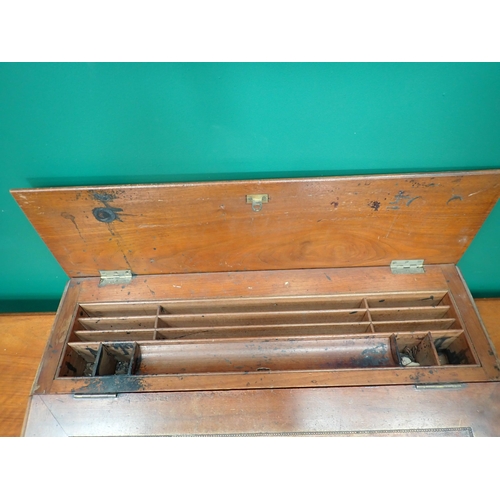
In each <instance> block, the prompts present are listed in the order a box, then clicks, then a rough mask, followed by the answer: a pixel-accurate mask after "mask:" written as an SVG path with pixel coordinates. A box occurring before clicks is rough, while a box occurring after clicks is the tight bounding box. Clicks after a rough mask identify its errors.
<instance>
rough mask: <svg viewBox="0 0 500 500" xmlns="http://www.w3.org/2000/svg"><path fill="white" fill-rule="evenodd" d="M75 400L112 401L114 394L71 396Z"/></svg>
mask: <svg viewBox="0 0 500 500" xmlns="http://www.w3.org/2000/svg"><path fill="white" fill-rule="evenodd" d="M73 397H74V398H77V399H113V398H116V394H73Z"/></svg>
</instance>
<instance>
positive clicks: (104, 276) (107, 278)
mask: <svg viewBox="0 0 500 500" xmlns="http://www.w3.org/2000/svg"><path fill="white" fill-rule="evenodd" d="M99 274H100V275H101V281H99V286H106V285H122V284H127V283H130V282H131V281H132V271H131V270H130V269H124V270H119V271H99Z"/></svg>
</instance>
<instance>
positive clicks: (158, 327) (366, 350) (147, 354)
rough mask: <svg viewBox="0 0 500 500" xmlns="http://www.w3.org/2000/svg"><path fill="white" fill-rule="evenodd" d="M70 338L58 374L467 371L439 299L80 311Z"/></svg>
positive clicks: (448, 305) (99, 306)
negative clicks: (432, 368)
mask: <svg viewBox="0 0 500 500" xmlns="http://www.w3.org/2000/svg"><path fill="white" fill-rule="evenodd" d="M70 339H71V342H70V343H69V344H68V346H67V348H66V351H65V354H64V360H63V361H62V363H61V368H60V372H59V376H60V377H82V376H107V375H116V374H119V373H122V372H123V371H124V370H125V368H124V366H125V365H126V366H127V369H126V370H128V371H127V373H128V374H129V375H133V374H148V375H152V374H158V375H159V374H182V373H228V372H238V373H239V372H251V371H268V370H269V371H273V370H275V371H283V370H285V371H286V370H335V369H354V368H379V367H401V366H407V367H412V366H413V367H418V366H447V365H451V366H455V365H457V364H460V365H461V364H476V360H475V358H474V354H473V353H472V350H471V348H470V346H469V344H468V341H467V338H466V336H465V334H464V329H463V327H462V325H461V322H460V319H459V317H458V315H457V314H456V310H455V306H454V304H453V300H452V299H451V298H450V297H449V295H448V294H447V293H445V292H416V293H406V292H404V293H393V294H366V295H363V296H362V295H331V296H325V295H322V296H306V297H256V298H231V299H210V300H172V301H142V302H130V303H128V302H119V303H112V302H108V303H91V304H80V307H79V310H78V314H77V319H76V320H75V323H74V325H73V329H72V334H71V337H70ZM89 347H90V349H91V351H92V352H91V351H89V350H88V349H89ZM94 351H95V353H94ZM408 360H409V361H408ZM403 361H404V363H406V364H403ZM90 366H91V367H92V369H90ZM89 373H90V374H89Z"/></svg>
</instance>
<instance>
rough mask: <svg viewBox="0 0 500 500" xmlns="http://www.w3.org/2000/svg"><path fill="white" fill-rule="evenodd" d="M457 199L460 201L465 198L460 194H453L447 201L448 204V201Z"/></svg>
mask: <svg viewBox="0 0 500 500" xmlns="http://www.w3.org/2000/svg"><path fill="white" fill-rule="evenodd" d="M455 200H458V201H463V198H462V197H461V196H460V195H458V194H456V195H455V196H452V197H451V198H450V199H449V200H448V201H447V202H446V204H447V205H448V203H450V201H455Z"/></svg>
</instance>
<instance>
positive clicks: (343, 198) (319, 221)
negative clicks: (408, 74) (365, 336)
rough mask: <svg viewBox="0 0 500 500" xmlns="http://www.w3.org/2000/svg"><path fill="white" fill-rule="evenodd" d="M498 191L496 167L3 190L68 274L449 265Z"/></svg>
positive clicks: (498, 176) (499, 177)
mask: <svg viewBox="0 0 500 500" xmlns="http://www.w3.org/2000/svg"><path fill="white" fill-rule="evenodd" d="M250 194H267V195H268V196H269V203H267V204H264V205H263V206H262V209H261V210H260V211H254V210H252V206H251V205H250V204H247V203H246V195H250ZM499 195H500V170H489V171H478V172H463V173H452V174H447V173H437V174H418V175H385V176H359V177H336V178H314V179H288V180H286V179H281V180H264V181H235V182H214V183H193V184H164V185H142V186H101V187H78V188H57V189H23V190H14V191H13V196H14V198H15V199H16V200H17V202H18V203H19V205H20V206H21V208H22V209H23V210H24V212H25V214H26V215H27V217H28V218H29V219H30V221H31V222H32V224H33V226H34V227H35V229H36V230H37V231H38V233H39V234H40V236H41V237H42V238H43V240H44V241H45V243H46V244H47V246H48V247H49V249H50V250H51V251H52V253H53V254H54V255H55V257H56V258H57V260H58V261H59V263H60V264H61V266H62V267H63V268H64V270H65V271H66V273H67V274H68V275H69V276H71V277H82V276H97V275H98V274H99V271H100V270H115V269H131V270H132V272H133V273H135V274H165V273H186V272H188V273H196V272H213V271H241V270H273V269H274V270H277V269H311V268H322V267H353V266H380V265H388V264H389V263H390V262H391V260H393V259H419V258H424V259H425V261H426V263H428V264H443V263H456V262H457V261H458V260H459V259H460V257H461V256H462V254H463V253H464V251H465V250H466V248H467V247H468V245H469V243H470V242H471V241H472V239H473V237H474V236H475V234H476V233H477V231H478V230H479V228H480V227H481V225H482V223H483V222H484V220H485V218H486V217H487V215H488V213H489V212H490V211H491V209H492V208H493V206H494V205H495V203H496V201H497V199H498V197H499Z"/></svg>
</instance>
